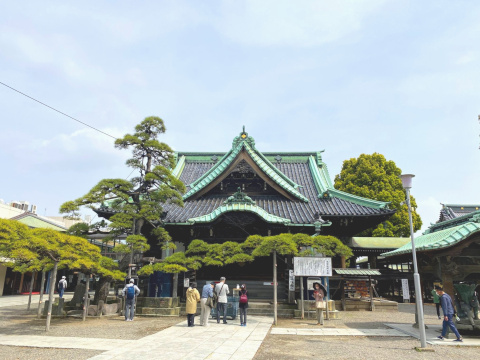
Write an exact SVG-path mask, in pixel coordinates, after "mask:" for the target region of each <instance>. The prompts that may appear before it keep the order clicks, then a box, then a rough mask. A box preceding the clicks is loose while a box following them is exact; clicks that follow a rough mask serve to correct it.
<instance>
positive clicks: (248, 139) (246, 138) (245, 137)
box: [232, 125, 255, 148]
mask: <svg viewBox="0 0 480 360" xmlns="http://www.w3.org/2000/svg"><path fill="white" fill-rule="evenodd" d="M243 142H246V143H248V144H249V145H250V146H251V147H252V148H255V140H254V139H253V138H252V137H251V136H248V133H247V132H246V131H245V125H243V128H242V132H241V133H240V135H238V136H236V137H235V138H234V139H233V144H232V147H234V148H235V147H237V146H238V145H239V144H241V143H243Z"/></svg>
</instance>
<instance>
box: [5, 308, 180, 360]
mask: <svg viewBox="0 0 480 360" xmlns="http://www.w3.org/2000/svg"><path fill="white" fill-rule="evenodd" d="M184 320H185V317H183V316H182V317H159V318H145V317H135V319H134V321H132V322H130V321H129V322H126V321H124V317H122V316H114V317H111V316H109V317H102V318H88V319H87V321H85V322H83V321H82V320H81V319H74V318H54V319H52V322H51V325H50V331H49V332H48V333H47V332H45V319H40V320H37V318H36V311H26V310H25V306H24V305H22V306H16V307H11V308H0V334H8V335H12V334H14V335H40V336H66V337H89V338H103V339H129V340H136V339H140V338H142V337H144V336H147V335H150V334H153V333H156V332H158V331H160V330H163V329H165V328H167V327H169V326H171V325H174V324H177V323H179V322H181V321H184ZM102 352H103V351H96V350H81V349H52V348H31V347H19V346H3V345H0V359H2V360H17V359H19V360H20V359H21V360H56V359H58V360H60V359H61V360H85V359H88V358H90V357H92V356H95V355H98V354H101V353H102Z"/></svg>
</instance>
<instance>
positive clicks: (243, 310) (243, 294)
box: [238, 284, 248, 326]
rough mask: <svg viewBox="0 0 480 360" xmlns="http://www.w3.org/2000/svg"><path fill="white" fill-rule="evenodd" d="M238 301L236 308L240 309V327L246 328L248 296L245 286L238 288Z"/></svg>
mask: <svg viewBox="0 0 480 360" xmlns="http://www.w3.org/2000/svg"><path fill="white" fill-rule="evenodd" d="M239 295H240V299H239V304H238V307H239V308H240V326H247V309H248V296H247V286H246V285H245V284H242V286H241V287H240V294H239Z"/></svg>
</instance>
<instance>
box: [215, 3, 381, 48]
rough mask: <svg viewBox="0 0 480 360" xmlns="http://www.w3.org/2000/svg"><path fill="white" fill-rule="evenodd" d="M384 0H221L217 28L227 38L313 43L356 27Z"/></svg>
mask: <svg viewBox="0 0 480 360" xmlns="http://www.w3.org/2000/svg"><path fill="white" fill-rule="evenodd" d="M384 2H385V1H384V0H370V1H356V0H345V1H328V0H324V1H311V0H297V1H288V0H264V1H256V0H248V1H235V0H230V1H225V2H223V3H222V4H223V6H222V12H221V19H219V21H218V24H217V28H218V30H219V31H220V32H221V33H222V34H223V35H224V36H226V37H227V38H229V39H232V40H234V41H237V42H240V43H243V44H246V45H257V46H269V45H287V46H298V47H310V46H316V45H320V44H324V43H328V42H332V41H335V40H338V39H340V38H342V37H344V36H346V35H349V34H351V33H353V32H355V31H357V30H359V29H360V28H361V27H362V25H363V22H364V21H365V20H366V18H367V17H368V16H370V15H372V14H373V13H375V11H377V10H379V9H380V7H381V6H382V5H383V3H384Z"/></svg>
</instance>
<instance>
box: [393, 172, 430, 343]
mask: <svg viewBox="0 0 480 360" xmlns="http://www.w3.org/2000/svg"><path fill="white" fill-rule="evenodd" d="M413 177H415V175H412V174H403V175H400V178H401V179H402V185H403V188H404V189H405V190H406V192H407V206H408V218H409V220H410V237H411V239H412V257H413V282H414V284H415V303H416V306H417V314H418V325H419V326H418V330H420V344H421V348H426V347H427V340H426V336H425V321H424V318H423V301H422V288H421V286H420V275H419V274H418V266H417V252H416V250H415V239H414V237H413V221H412V206H411V205H410V189H411V188H412V178H413Z"/></svg>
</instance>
